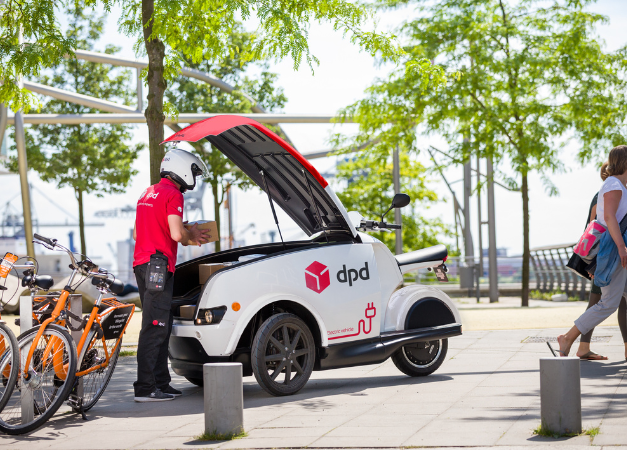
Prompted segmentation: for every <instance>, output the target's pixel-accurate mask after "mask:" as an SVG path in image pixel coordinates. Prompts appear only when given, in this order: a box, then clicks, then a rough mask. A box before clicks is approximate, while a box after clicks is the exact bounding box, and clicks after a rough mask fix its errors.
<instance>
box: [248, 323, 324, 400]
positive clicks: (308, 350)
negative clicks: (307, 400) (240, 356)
mask: <svg viewBox="0 0 627 450" xmlns="http://www.w3.org/2000/svg"><path fill="white" fill-rule="evenodd" d="M251 362H252V366H253V373H254V374H255V378H256V379H257V382H258V383H259V385H260V386H261V387H262V388H263V389H264V390H265V391H266V392H268V393H270V394H272V395H276V396H283V395H293V394H295V393H297V392H298V391H300V390H301V389H302V388H303V387H304V386H305V384H306V383H307V380H309V377H310V376H311V372H312V371H313V367H314V363H315V342H314V339H313V335H312V334H311V331H310V330H309V327H308V326H307V325H306V324H305V322H303V321H302V320H301V319H300V318H299V317H298V316H296V315H294V314H289V313H281V314H276V315H274V316H272V317H270V318H269V319H267V320H266V321H265V322H264V323H262V324H261V327H259V330H258V331H257V334H255V339H254V340H253V347H252V351H251ZM281 379H282V380H283V381H282V382H281V381H278V380H281Z"/></svg>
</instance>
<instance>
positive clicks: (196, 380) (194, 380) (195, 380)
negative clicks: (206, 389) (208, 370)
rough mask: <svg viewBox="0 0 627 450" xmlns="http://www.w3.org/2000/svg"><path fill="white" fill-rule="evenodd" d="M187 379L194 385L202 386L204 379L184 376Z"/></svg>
mask: <svg viewBox="0 0 627 450" xmlns="http://www.w3.org/2000/svg"><path fill="white" fill-rule="evenodd" d="M185 378H186V379H187V381H189V382H190V383H192V384H195V385H196V386H200V387H202V386H203V384H204V380H203V379H202V378H192V377H185Z"/></svg>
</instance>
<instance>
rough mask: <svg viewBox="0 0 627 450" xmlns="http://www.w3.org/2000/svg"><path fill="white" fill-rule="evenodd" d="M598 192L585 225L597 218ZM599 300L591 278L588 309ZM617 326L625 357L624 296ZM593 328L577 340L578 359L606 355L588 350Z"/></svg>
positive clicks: (626, 304)
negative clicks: (621, 338)
mask: <svg viewBox="0 0 627 450" xmlns="http://www.w3.org/2000/svg"><path fill="white" fill-rule="evenodd" d="M608 164H609V163H608V162H605V163H604V164H603V166H602V167H601V180H603V181H605V180H607V178H608V177H609V175H608V173H607V166H608ZM598 198H599V194H598V193H597V194H596V195H595V196H594V198H593V199H592V203H591V204H590V211H589V212H588V220H587V221H586V226H587V225H588V224H589V223H590V222H592V221H593V220H594V219H596V218H597V199H598ZM599 300H601V288H600V287H599V286H597V285H596V284H595V283H594V279H592V289H590V297H589V298H588V309H589V308H591V307H592V306H594V305H596V304H597V303H599ZM618 326H619V327H620V332H621V335H622V336H623V342H624V343H625V358H626V359H627V301H626V300H625V296H623V297H622V298H621V301H620V305H619V306H618ZM593 332H594V328H593V329H592V330H590V331H589V332H587V333H585V334H582V335H581V339H580V341H579V349H578V350H577V356H579V358H580V359H584V360H588V361H604V360H606V359H607V356H603V355H599V354H598V353H595V352H593V351H592V350H590V341H591V340H592V333H593Z"/></svg>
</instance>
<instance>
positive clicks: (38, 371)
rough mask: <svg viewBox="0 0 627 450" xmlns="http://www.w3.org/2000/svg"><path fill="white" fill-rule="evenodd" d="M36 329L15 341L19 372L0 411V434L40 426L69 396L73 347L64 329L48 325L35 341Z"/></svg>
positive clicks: (71, 383) (74, 370)
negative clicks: (30, 350) (29, 356)
mask: <svg viewBox="0 0 627 450" xmlns="http://www.w3.org/2000/svg"><path fill="white" fill-rule="evenodd" d="M38 331H39V327H35V328H31V329H30V330H28V331H26V332H24V333H23V334H21V335H20V336H19V337H18V338H17V343H18V347H19V349H20V355H21V356H20V373H19V376H18V379H17V384H16V387H15V389H14V390H13V393H12V394H11V397H10V398H9V401H8V403H7V404H6V405H5V407H4V409H3V410H2V411H0V431H2V432H4V433H6V434H24V433H29V432H31V431H33V430H36V429H37V428H39V427H40V426H42V425H43V424H44V423H46V421H47V420H48V419H50V417H52V415H53V414H54V413H55V412H56V411H57V410H58V409H59V407H60V406H61V405H62V404H63V402H64V401H65V400H66V399H67V397H68V395H69V394H70V390H71V389H72V386H73V385H74V379H75V375H76V360H77V359H78V358H77V356H76V345H75V344H74V340H73V339H72V337H71V336H70V334H69V333H68V332H67V330H66V329H65V328H63V327H60V326H58V325H48V326H47V327H46V328H45V330H44V332H43V334H42V336H41V338H40V339H39V341H38V342H34V340H35V336H36V335H37V332H38ZM31 346H35V348H34V350H33V357H32V359H31V362H30V364H29V366H28V374H29V378H28V380H25V379H24V373H23V371H24V366H25V364H26V357H27V355H28V352H29V349H30V348H31Z"/></svg>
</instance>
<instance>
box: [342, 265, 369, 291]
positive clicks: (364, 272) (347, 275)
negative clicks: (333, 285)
mask: <svg viewBox="0 0 627 450" xmlns="http://www.w3.org/2000/svg"><path fill="white" fill-rule="evenodd" d="M357 277H359V278H361V279H362V280H369V279H370V271H369V270H368V263H367V262H366V263H364V267H362V268H361V269H359V271H357V269H348V270H346V264H345V265H343V266H342V270H340V271H339V272H338V273H337V281H339V282H340V283H346V282H348V285H349V286H352V285H353V282H355V281H357Z"/></svg>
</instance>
